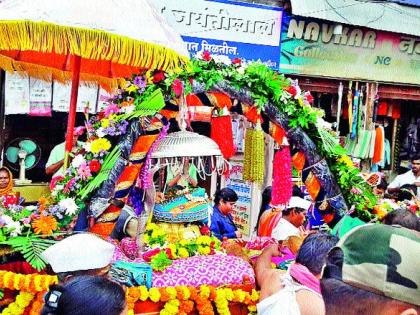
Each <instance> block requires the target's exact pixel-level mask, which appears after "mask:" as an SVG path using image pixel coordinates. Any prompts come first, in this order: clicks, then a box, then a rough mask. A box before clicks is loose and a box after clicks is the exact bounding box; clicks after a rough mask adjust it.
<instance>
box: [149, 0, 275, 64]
mask: <svg viewBox="0 0 420 315" xmlns="http://www.w3.org/2000/svg"><path fill="white" fill-rule="evenodd" d="M153 4H154V5H155V6H156V8H157V9H158V10H159V11H160V12H161V13H162V14H163V16H164V17H165V19H166V20H167V22H168V23H169V25H171V26H172V27H173V28H174V29H175V30H176V31H178V32H179V33H180V34H181V36H182V38H183V39H184V41H185V42H186V45H187V49H188V51H189V52H190V53H191V54H192V55H196V54H197V53H198V52H202V51H206V50H207V51H209V52H210V53H211V54H213V55H226V56H229V57H230V58H231V59H233V58H243V59H246V60H248V61H251V60H253V61H257V60H260V61H262V62H263V63H265V64H267V65H268V66H270V67H272V68H273V69H278V66H279V60H280V29H281V20H282V15H283V11H282V9H280V8H273V7H267V6H261V5H255V4H249V3H240V2H234V1H226V0H223V1H204V0H154V1H153Z"/></svg>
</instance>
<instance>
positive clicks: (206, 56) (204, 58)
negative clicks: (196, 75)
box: [203, 50, 212, 61]
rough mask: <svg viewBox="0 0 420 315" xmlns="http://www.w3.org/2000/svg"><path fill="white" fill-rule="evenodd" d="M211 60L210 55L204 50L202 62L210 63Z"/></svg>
mask: <svg viewBox="0 0 420 315" xmlns="http://www.w3.org/2000/svg"><path fill="white" fill-rule="evenodd" d="M211 59H212V58H211V55H210V53H209V52H208V51H207V50H205V51H204V52H203V60H205V61H210V60H211Z"/></svg>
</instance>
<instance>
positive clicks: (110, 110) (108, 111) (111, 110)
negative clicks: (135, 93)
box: [104, 103, 120, 118]
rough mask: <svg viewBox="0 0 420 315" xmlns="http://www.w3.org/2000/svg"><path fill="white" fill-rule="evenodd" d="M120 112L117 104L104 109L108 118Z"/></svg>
mask: <svg viewBox="0 0 420 315" xmlns="http://www.w3.org/2000/svg"><path fill="white" fill-rule="evenodd" d="M119 111H120V109H119V107H118V105H117V104H114V103H111V104H109V105H108V106H107V107H106V108H105V109H104V114H105V117H106V118H108V117H109V116H110V115H111V114H115V113H118V112H119Z"/></svg>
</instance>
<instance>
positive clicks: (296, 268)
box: [289, 263, 321, 294]
mask: <svg viewBox="0 0 420 315" xmlns="http://www.w3.org/2000/svg"><path fill="white" fill-rule="evenodd" d="M289 272H290V275H291V276H292V277H293V278H294V279H295V280H296V281H298V282H299V283H300V284H302V285H304V286H305V287H308V288H309V289H311V290H313V291H315V292H317V293H318V294H321V286H320V283H319V280H318V278H317V277H315V276H314V275H313V274H312V273H311V272H310V271H309V269H308V268H306V267H305V266H304V265H301V264H298V263H293V264H292V265H290V267H289Z"/></svg>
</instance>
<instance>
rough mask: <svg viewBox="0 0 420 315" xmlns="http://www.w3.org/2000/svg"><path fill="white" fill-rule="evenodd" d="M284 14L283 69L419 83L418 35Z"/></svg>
mask: <svg viewBox="0 0 420 315" xmlns="http://www.w3.org/2000/svg"><path fill="white" fill-rule="evenodd" d="M338 30H339V29H338V28H337V27H336V25H335V24H334V23H331V22H328V21H321V20H315V19H308V18H303V17H299V16H293V15H287V14H284V16H283V24H282V32H281V57H280V72H282V73H289V74H302V75H314V76H326V77H334V78H344V79H361V80H374V81H383V82H396V83H409V84H420V75H419V73H420V38H418V37H417V38H415V37H412V36H407V35H403V34H396V33H390V32H382V31H377V30H373V29H367V28H363V27H358V26H347V25H342V30H341V34H335V33H339V32H338Z"/></svg>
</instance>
